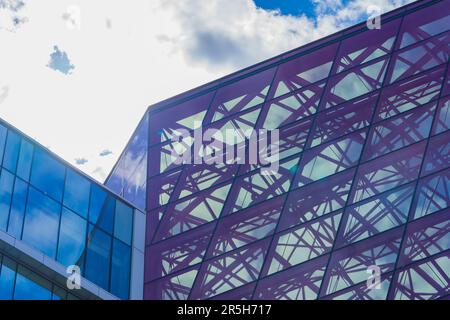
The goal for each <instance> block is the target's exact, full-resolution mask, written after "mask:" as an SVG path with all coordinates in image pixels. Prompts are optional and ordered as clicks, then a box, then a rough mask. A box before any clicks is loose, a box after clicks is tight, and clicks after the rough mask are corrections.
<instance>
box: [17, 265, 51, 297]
mask: <svg viewBox="0 0 450 320" xmlns="http://www.w3.org/2000/svg"><path fill="white" fill-rule="evenodd" d="M51 297H52V292H51V284H50V282H49V281H47V280H45V279H44V278H42V277H40V276H38V275H37V274H35V273H33V272H31V271H29V270H28V269H25V268H24V267H22V266H19V268H18V271H17V279H16V288H15V290H14V299H15V300H50V299H51Z"/></svg>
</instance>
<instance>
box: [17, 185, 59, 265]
mask: <svg viewBox="0 0 450 320" xmlns="http://www.w3.org/2000/svg"><path fill="white" fill-rule="evenodd" d="M60 211H61V206H60V205H59V204H58V203H57V202H55V201H53V200H52V199H50V198H48V197H46V196H45V195H43V194H42V193H40V192H39V191H37V190H35V189H34V188H30V189H29V194H28V204H27V212H26V215H25V225H24V229H23V237H22V239H23V240H24V241H26V242H27V243H28V244H30V245H32V246H34V247H35V248H36V249H39V250H41V251H42V252H43V253H45V254H46V255H48V256H49V257H52V258H54V257H55V254H56V242H57V239H58V226H59V215H60Z"/></svg>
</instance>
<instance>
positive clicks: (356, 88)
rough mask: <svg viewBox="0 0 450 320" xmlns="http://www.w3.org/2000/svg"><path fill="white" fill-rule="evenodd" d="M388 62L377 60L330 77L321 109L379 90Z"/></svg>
mask: <svg viewBox="0 0 450 320" xmlns="http://www.w3.org/2000/svg"><path fill="white" fill-rule="evenodd" d="M388 62H389V58H385V57H382V58H378V59H375V60H373V61H371V62H369V63H367V64H364V65H362V66H358V67H355V68H353V69H350V70H348V71H345V72H342V73H340V74H339V75H337V76H334V77H332V78H331V79H330V82H329V84H328V89H327V90H326V92H325V96H324V98H323V99H322V101H321V106H322V107H321V108H330V107H332V106H335V105H338V104H341V103H344V102H346V101H349V100H352V99H354V98H356V97H359V96H362V95H364V94H367V93H369V92H372V91H374V90H377V89H380V88H381V85H382V83H383V79H384V76H385V74H386V68H387V65H388Z"/></svg>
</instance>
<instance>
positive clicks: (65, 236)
mask: <svg viewBox="0 0 450 320" xmlns="http://www.w3.org/2000/svg"><path fill="white" fill-rule="evenodd" d="M85 243H86V220H84V219H83V218H81V217H80V216H79V215H77V214H75V213H73V212H72V211H70V210H68V209H66V208H63V211H62V214H61V227H60V231H59V245H58V261H59V262H61V263H62V264H63V265H65V266H69V265H78V266H80V267H81V265H82V263H80V260H81V256H82V254H83V252H84V248H85Z"/></svg>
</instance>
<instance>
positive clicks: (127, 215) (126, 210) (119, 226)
mask: <svg viewBox="0 0 450 320" xmlns="http://www.w3.org/2000/svg"><path fill="white" fill-rule="evenodd" d="M132 225H133V209H131V208H130V207H129V206H127V205H126V204H124V203H123V202H121V201H116V220H115V224H114V236H115V237H117V238H119V239H120V240H122V241H123V242H125V243H126V244H131V234H132V232H131V229H132Z"/></svg>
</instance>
